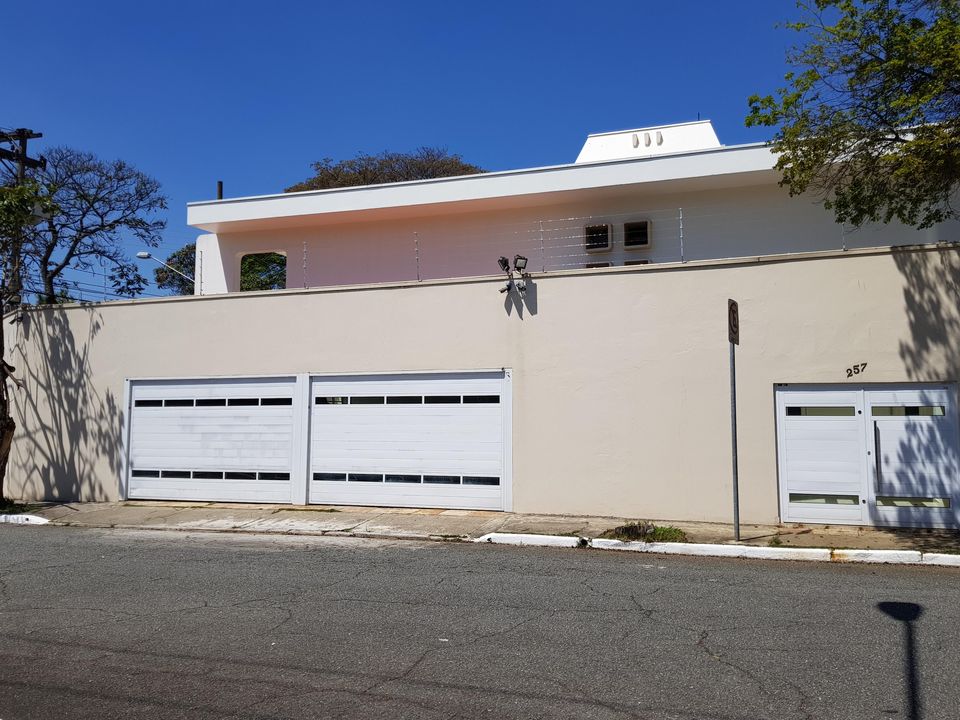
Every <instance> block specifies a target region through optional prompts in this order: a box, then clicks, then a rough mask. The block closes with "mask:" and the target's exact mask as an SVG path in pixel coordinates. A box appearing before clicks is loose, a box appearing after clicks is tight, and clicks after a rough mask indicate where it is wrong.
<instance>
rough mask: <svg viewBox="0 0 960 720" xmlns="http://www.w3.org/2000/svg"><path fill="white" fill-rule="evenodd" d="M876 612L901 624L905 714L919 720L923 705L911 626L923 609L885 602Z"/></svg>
mask: <svg viewBox="0 0 960 720" xmlns="http://www.w3.org/2000/svg"><path fill="white" fill-rule="evenodd" d="M877 610H879V611H880V612H882V613H883V614H884V615H886V616H887V617H890V618H893V619H894V620H896V621H897V622H899V623H902V624H903V676H904V684H905V685H906V687H905V688H904V693H905V698H904V703H905V705H906V709H907V713H906V717H907V718H908V719H909V720H920V718H921V717H922V712H923V705H922V703H921V699H920V675H919V673H918V671H917V648H916V639H915V637H914V631H913V624H914V623H915V622H916V621H917V620H919V619H920V616H921V615H922V614H923V607H921V606H920V605H917V604H916V603H908V602H896V601H885V602H879V603H877Z"/></svg>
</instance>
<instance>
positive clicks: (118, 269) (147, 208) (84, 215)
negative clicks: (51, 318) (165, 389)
mask: <svg viewBox="0 0 960 720" xmlns="http://www.w3.org/2000/svg"><path fill="white" fill-rule="evenodd" d="M0 181H2V182H0V265H2V267H3V271H4V272H3V280H2V284H0V311H2V312H4V313H6V312H8V311H9V310H10V309H15V308H16V307H17V306H19V305H21V304H23V302H24V299H25V297H26V296H28V295H32V296H34V297H35V298H36V299H37V301H38V302H39V303H40V304H57V303H61V302H64V301H65V299H67V298H69V297H70V289H71V288H72V287H73V285H74V283H73V281H71V280H69V279H68V278H67V277H66V275H65V273H67V272H68V271H84V270H92V268H93V264H94V263H97V264H98V265H100V264H102V263H105V264H106V268H107V269H105V272H109V279H110V282H111V284H112V286H113V292H114V294H116V295H124V296H133V295H137V294H138V293H140V292H141V291H142V289H143V287H144V284H145V282H146V279H145V278H144V277H143V276H142V275H140V273H139V272H138V270H137V266H136V264H135V263H134V262H133V261H132V259H130V258H129V257H128V255H127V253H126V252H125V250H124V248H123V242H124V241H125V240H127V239H130V238H135V239H137V240H139V241H140V242H142V243H144V244H146V245H148V246H156V245H157V244H159V242H160V232H161V230H162V229H163V227H164V224H165V223H164V221H163V220H162V219H160V218H159V217H157V213H159V212H160V211H162V210H165V209H166V207H167V205H166V199H165V198H164V196H163V195H162V194H161V193H160V185H159V183H158V182H157V181H156V180H154V179H153V178H150V177H149V176H147V175H145V174H144V173H142V172H140V171H139V170H137V169H135V168H133V167H131V166H130V165H128V164H127V163H125V162H123V161H119V160H117V161H113V162H104V161H101V160H98V159H97V158H96V157H95V156H93V155H91V154H90V153H85V152H81V151H78V150H72V149H70V148H54V149H53V150H51V151H50V152H49V153H48V154H47V156H46V167H45V168H40V169H37V170H35V171H34V172H33V173H31V175H30V177H28V178H24V177H22V175H21V173H19V172H17V171H15V170H12V169H10V168H5V170H4V171H3V173H2V174H0ZM0 338H2V333H0ZM4 350H5V348H4V346H3V343H2V340H0V500H2V499H3V479H4V477H5V474H6V466H7V459H8V457H9V453H10V445H11V443H12V440H13V434H14V431H15V429H16V423H15V421H14V420H13V418H12V417H11V415H10V403H9V382H14V383H17V382H18V381H17V379H16V378H15V376H14V374H13V373H14V368H13V367H12V366H11V365H10V364H9V363H7V362H6V359H5V353H4Z"/></svg>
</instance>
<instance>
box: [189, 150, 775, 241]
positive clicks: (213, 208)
mask: <svg viewBox="0 0 960 720" xmlns="http://www.w3.org/2000/svg"><path fill="white" fill-rule="evenodd" d="M775 162H776V157H775V155H774V153H773V151H772V150H771V149H770V146H769V144H767V143H752V144H748V145H735V146H730V147H720V148H711V149H708V150H697V151H691V152H683V153H676V154H672V155H660V156H655V157H645V158H629V159H625V160H605V161H598V162H586V163H568V164H564V165H552V166H546V167H539V168H526V169H520V170H504V171H498V172H490V173H482V174H477V175H459V176H454V177H446V178H434V179H430V180H412V181H407V182H397V183H386V184H383V185H362V186H356V187H347V188H332V189H327V190H307V191H303V192H296V193H276V194H272V195H256V196H250V197H240V198H229V199H223V200H205V201H200V202H192V203H188V204H187V224H188V225H191V226H193V227H196V228H199V229H201V230H207V231H208V232H229V231H242V230H246V229H252V228H254V227H264V226H266V225H269V224H270V221H277V220H283V221H284V223H283V224H284V225H291V224H309V220H310V218H311V217H314V218H317V217H318V216H329V215H337V216H340V215H341V214H350V213H359V212H369V211H373V210H385V209H396V208H410V209H415V208H421V209H426V208H427V207H428V206H433V205H445V204H449V203H459V204H463V203H468V204H469V203H477V202H479V201H484V200H497V199H505V198H527V199H529V200H530V201H533V200H535V199H536V198H535V196H549V195H550V194H552V193H570V192H576V191H583V190H591V189H603V188H616V187H621V186H630V185H647V184H652V183H663V182H669V181H682V180H692V179H706V180H708V181H709V180H711V179H713V180H715V184H716V185H718V186H722V185H727V186H729V185H731V184H733V185H736V184H749V176H755V175H756V174H757V173H764V172H771V171H772V170H773V167H774V164H775ZM734 176H744V177H737V178H735V177H734ZM755 179H756V178H755V177H754V180H755ZM731 181H732V182H731ZM708 184H713V183H708ZM344 220H346V218H344ZM298 221H300V223H298Z"/></svg>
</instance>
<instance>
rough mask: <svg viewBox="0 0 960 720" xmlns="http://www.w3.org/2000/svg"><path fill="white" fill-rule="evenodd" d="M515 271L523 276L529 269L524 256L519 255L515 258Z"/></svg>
mask: <svg viewBox="0 0 960 720" xmlns="http://www.w3.org/2000/svg"><path fill="white" fill-rule="evenodd" d="M513 269H514V270H516V271H517V272H518V273H520V274H521V275H523V273H524V272H525V271H526V269H527V259H526V258H525V257H524V256H523V255H517V256H515V257H514V258H513Z"/></svg>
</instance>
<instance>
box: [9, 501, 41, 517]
mask: <svg viewBox="0 0 960 720" xmlns="http://www.w3.org/2000/svg"><path fill="white" fill-rule="evenodd" d="M40 507H41V506H40V505H33V504H31V503H18V502H14V501H13V500H0V515H19V514H20V513H28V512H31V511H32V510H37V509H39V508H40Z"/></svg>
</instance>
